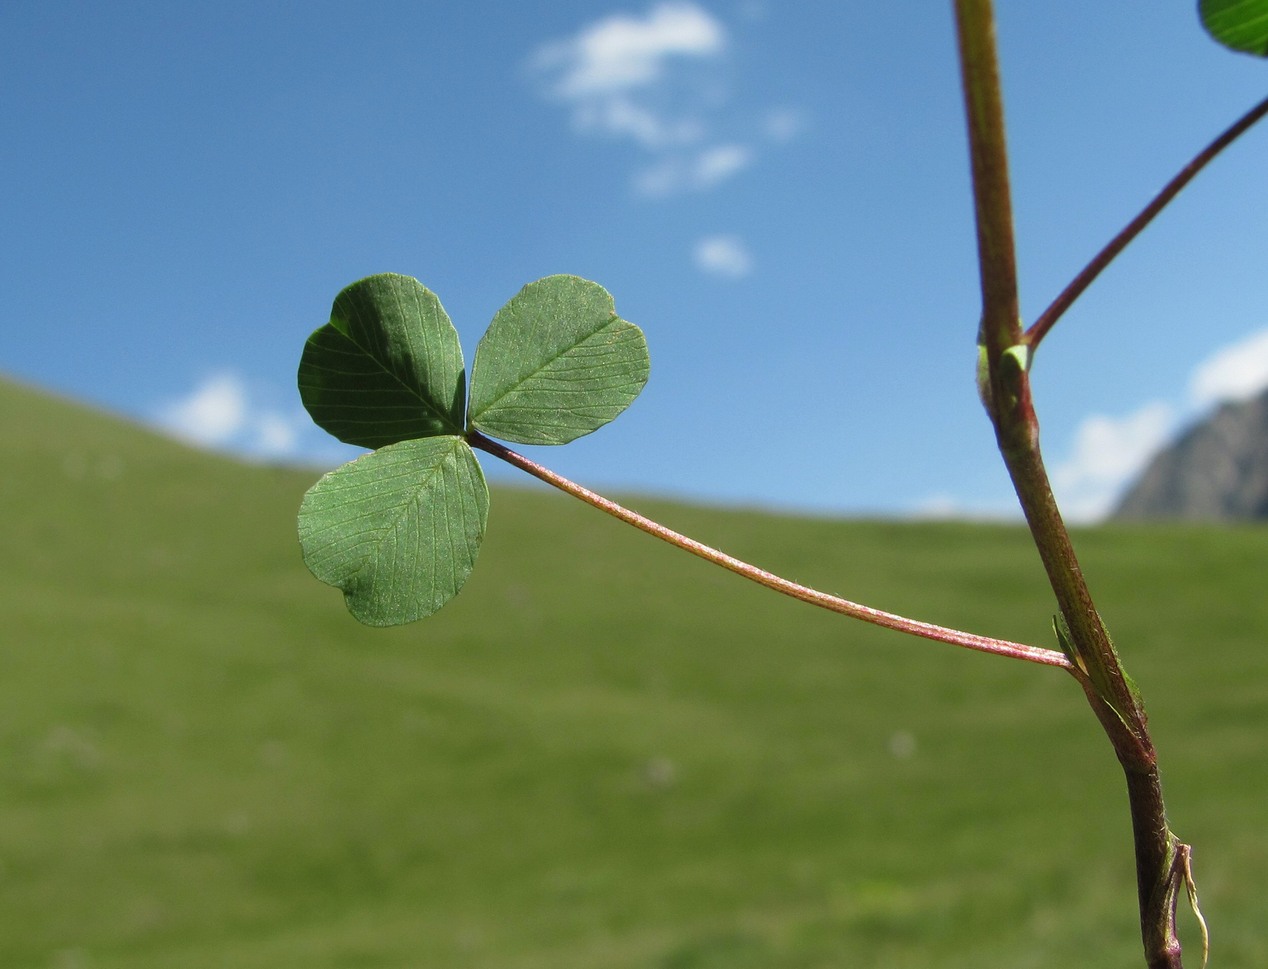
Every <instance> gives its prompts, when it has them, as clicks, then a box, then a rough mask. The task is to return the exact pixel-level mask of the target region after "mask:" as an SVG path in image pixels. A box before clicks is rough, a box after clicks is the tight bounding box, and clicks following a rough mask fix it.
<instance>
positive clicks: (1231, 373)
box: [1189, 329, 1268, 407]
mask: <svg viewBox="0 0 1268 969" xmlns="http://www.w3.org/2000/svg"><path fill="white" fill-rule="evenodd" d="M1266 387H1268V329H1264V330H1259V331H1258V332H1256V333H1252V334H1251V335H1250V336H1248V337H1245V338H1244V339H1241V340H1238V341H1237V342H1236V343H1232V344H1229V345H1228V346H1226V347H1223V348H1221V349H1219V350H1216V351H1215V353H1213V354H1211V355H1210V356H1209V357H1207V358H1206V359H1205V360H1204V361H1203V362H1202V363H1200V364H1199V365H1198V366H1197V367H1196V368H1195V369H1194V371H1193V376H1192V377H1191V378H1190V380H1189V398H1190V399H1191V400H1192V402H1193V403H1194V404H1195V405H1196V406H1198V407H1209V406H1211V405H1213V404H1218V403H1223V402H1224V401H1230V400H1249V399H1250V398H1252V397H1255V396H1257V395H1258V394H1259V393H1260V392H1261V391H1263V390H1264V388H1266Z"/></svg>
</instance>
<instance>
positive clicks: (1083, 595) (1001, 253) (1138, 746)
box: [956, 0, 1181, 969]
mask: <svg viewBox="0 0 1268 969" xmlns="http://www.w3.org/2000/svg"><path fill="white" fill-rule="evenodd" d="M956 25H957V30H958V35H959V43H960V58H961V66H962V79H963V85H964V100H965V111H966V114H967V117H968V129H969V149H970V156H971V159H972V169H973V196H974V201H975V208H976V214H977V236H978V253H979V262H980V266H981V283H982V321H981V331H980V336H979V341H980V343H981V347H982V350H981V352H982V355H983V361H982V369H981V371H980V373H979V387H980V390H981V392H982V398H983V402H984V403H985V405H986V408H987V411H988V413H989V414H990V417H991V421H992V423H993V424H994V427H995V436H996V440H997V441H998V443H999V449H1000V454H1001V455H1002V457H1003V459H1004V463H1005V464H1006V466H1007V467H1008V472H1009V475H1010V477H1011V478H1012V481H1013V486H1014V488H1015V489H1016V492H1017V497H1018V500H1019V501H1020V503H1021V506H1022V510H1023V512H1024V513H1025V516H1026V522H1027V524H1028V525H1029V527H1030V531H1031V534H1032V536H1033V538H1034V542H1035V546H1036V548H1037V549H1038V551H1039V555H1040V558H1041V560H1042V562H1043V566H1044V569H1045V571H1046V572H1047V575H1048V580H1049V583H1050V584H1051V586H1052V590H1053V594H1054V595H1055V596H1056V599H1057V604H1058V606H1059V608H1060V610H1061V614H1062V616H1063V617H1064V619H1065V622H1066V624H1067V626H1068V628H1069V639H1070V646H1071V648H1072V650H1073V657H1072V658H1074V659H1075V662H1076V663H1077V664H1078V665H1079V667H1080V668H1081V669H1082V670H1083V671H1084V672H1086V674H1087V677H1086V678H1085V679H1080V683H1081V684H1082V685H1083V688H1084V691H1085V693H1086V694H1087V697H1088V702H1089V703H1090V704H1091V706H1092V709H1093V711H1094V712H1095V714H1096V716H1097V718H1098V719H1099V720H1100V722H1101V725H1102V726H1103V727H1104V729H1105V732H1106V734H1107V736H1108V737H1109V740H1110V742H1111V744H1113V746H1114V751H1115V753H1116V754H1117V755H1118V760H1119V763H1120V764H1121V765H1122V767H1123V771H1124V774H1125V777H1126V781H1127V792H1128V799H1129V802H1130V807H1131V817H1132V830H1133V839H1134V842H1135V849H1136V873H1137V894H1138V901H1139V905H1140V924H1141V937H1142V941H1143V943H1144V947H1145V958H1146V961H1147V963H1148V965H1149V966H1150V969H1179V967H1180V966H1181V961H1180V945H1179V941H1178V940H1177V938H1176V934H1175V903H1176V897H1177V892H1178V887H1179V871H1178V869H1177V865H1176V858H1177V850H1176V849H1177V845H1178V842H1177V840H1176V838H1175V836H1174V835H1173V834H1172V833H1171V829H1170V827H1169V826H1168V824H1167V817H1166V811H1165V808H1164V804H1163V799H1162V787H1161V783H1160V780H1159V775H1158V767H1157V756H1156V754H1155V752H1154V748H1153V744H1152V743H1151V741H1150V739H1149V732H1148V729H1147V725H1146V719H1145V713H1144V707H1143V705H1142V704H1141V702H1140V701H1139V699H1138V697H1137V695H1136V693H1135V690H1134V689H1133V688H1132V686H1131V685H1130V683H1129V681H1128V679H1127V676H1126V673H1125V672H1124V670H1123V667H1122V664H1121V663H1120V661H1119V658H1118V655H1117V653H1116V652H1115V650H1114V644H1113V642H1112V641H1111V640H1110V637H1109V634H1108V632H1107V631H1106V629H1105V625H1104V624H1103V623H1102V622H1101V618H1100V615H1099V614H1098V612H1097V610H1096V607H1095V605H1094V603H1093V601H1092V596H1091V593H1090V592H1089V590H1088V587H1087V583H1086V582H1085V580H1084V578H1083V572H1082V569H1081V568H1080V567H1079V562H1078V559H1077V557H1076V556H1075V552H1074V547H1073V545H1072V544H1071V542H1070V536H1069V532H1068V531H1067V530H1066V527H1065V523H1064V521H1063V520H1062V518H1061V513H1060V511H1059V510H1058V508H1057V503H1056V500H1055V499H1054V497H1053V494H1052V487H1051V484H1050V482H1049V480H1048V475H1047V472H1046V470H1045V468H1044V464H1043V457H1042V455H1041V453H1040V449H1039V422H1038V419H1037V417H1036V415H1035V410H1034V405H1033V401H1032V399H1031V389H1030V376H1029V368H1030V361H1031V357H1030V348H1029V347H1028V346H1027V345H1026V344H1025V342H1024V337H1023V335H1022V332H1021V321H1020V316H1019V301H1018V295H1017V269H1016V261H1015V254H1014V253H1015V249H1014V243H1013V228H1012V209H1011V203H1010V198H1009V184H1008V157H1007V149H1006V143H1005V136H1004V109H1003V99H1002V94H1001V85H1000V79H999V68H998V62H997V57H996V48H995V26H994V13H993V10H992V5H991V2H990V0H956Z"/></svg>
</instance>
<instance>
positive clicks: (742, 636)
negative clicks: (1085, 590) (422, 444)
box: [0, 383, 1268, 969]
mask: <svg viewBox="0 0 1268 969" xmlns="http://www.w3.org/2000/svg"><path fill="white" fill-rule="evenodd" d="M0 454H3V458H4V471H3V472H2V473H0V509H2V510H0V549H2V550H3V554H2V555H0V647H2V648H0V967H5V969H89V967H91V969H125V967H126V969H174V967H175V969H184V967H189V969H203V967H208V969H211V967H215V969H222V967H223V969H291V967H293V969H324V967H330V969H336V967H338V969H376V967H384V969H387V967H392V969H396V967H438V969H485V967H488V969H776V967H779V969H828V967H833V969H842V967H849V969H860V967H862V969H866V967H873V966H874V967H886V969H916V967H920V969H925V967H946V969H969V967H973V969H992V967H1000V969H1004V967H1007V969H1057V967H1063V969H1064V967H1068V966H1080V967H1123V966H1137V965H1141V964H1143V960H1142V958H1141V956H1140V947H1139V942H1138V932H1137V923H1136V911H1135V885H1134V876H1133V866H1132V858H1131V850H1130V849H1131V844H1130V835H1129V830H1128V819H1127V812H1126V799H1125V795H1124V794H1123V790H1122V781H1121V777H1120V775H1119V772H1118V768H1117V764H1116V763H1115V761H1114V758H1113V754H1112V752H1111V750H1110V748H1109V746H1108V744H1107V743H1106V742H1105V740H1104V739H1103V737H1102V736H1101V735H1100V733H1099V728H1098V726H1097V725H1096V723H1095V721H1094V718H1093V717H1092V715H1091V713H1090V711H1089V710H1088V709H1087V707H1086V704H1085V702H1084V700H1083V698H1082V695H1081V693H1080V691H1079V690H1078V688H1077V687H1076V685H1075V683H1074V682H1073V681H1072V680H1071V679H1069V677H1067V676H1066V675H1064V674H1063V673H1061V672H1059V671H1056V670H1050V669H1046V668H1039V667H1032V666H1028V665H1025V664H1022V663H1019V662H1015V661H1010V660H1005V659H999V658H995V657H988V656H981V655H976V654H970V653H967V652H964V651H960V650H956V649H954V648H952V647H947V646H942V645H937V644H932V643H924V642H920V641H916V640H909V639H905V638H903V637H900V636H897V635H895V634H892V633H887V632H884V631H880V630H875V629H872V628H870V627H866V626H862V625H859V624H856V623H853V622H850V621H848V620H845V619H842V618H840V617H837V616H832V615H828V614H826V613H824V614H820V613H819V612H817V611H816V610H813V609H811V608H809V607H807V606H804V605H800V604H798V603H795V602H793V601H791V600H787V599H784V598H782V597H779V596H776V595H774V594H772V593H769V592H766V591H764V590H761V589H758V588H756V587H754V586H751V585H749V584H747V583H745V582H744V581H743V580H741V579H739V578H737V577H735V576H732V575H729V574H727V573H724V572H722V571H721V570H718V569H716V568H713V567H711V566H708V565H705V564H704V563H701V562H699V561H697V560H695V559H692V558H690V557H689V556H686V555H684V554H683V553H681V552H679V551H676V550H673V549H670V548H668V547H667V546H664V545H661V544H659V543H657V542H655V541H653V540H652V539H650V538H647V537H646V536H643V535H641V534H638V533H636V532H635V531H633V530H632V529H629V528H626V527H625V526H622V525H620V524H618V523H616V522H613V521H611V520H609V519H607V518H605V517H603V516H601V515H599V514H598V513H596V512H594V511H592V510H590V509H588V508H585V507H583V506H581V505H579V504H578V503H576V502H573V501H571V500H569V499H567V498H565V497H564V496H562V495H556V494H553V493H546V492H544V491H539V490H533V489H527V488H526V489H524V490H519V489H499V490H495V492H494V494H493V501H492V506H491V511H490V520H489V534H488V537H487V539H486V542H485V545H484V548H483V551H482V553H481V557H480V561H479V563H478V565H477V567H476V571H475V574H474V576H473V577H472V579H471V582H470V583H469V585H468V586H467V588H466V590H465V591H464V592H463V593H462V595H460V596H459V597H458V599H457V600H455V601H454V602H453V603H452V604H450V605H449V606H447V607H446V608H445V609H444V610H443V611H442V612H441V613H440V614H439V615H437V616H436V617H434V618H432V619H430V620H426V621H423V622H421V623H417V624H414V625H412V626H408V627H405V628H402V629H396V630H388V631H384V630H371V629H366V628H362V627H360V626H359V625H358V624H357V623H356V622H354V621H353V620H352V619H351V618H350V617H349V616H348V615H347V614H346V612H345V611H344V608H343V604H342V601H341V597H340V596H339V594H338V593H337V592H335V591H334V590H332V589H329V588H327V587H325V586H322V585H321V584H320V583H318V582H317V581H316V580H314V579H312V578H311V577H310V576H309V575H308V573H307V571H306V570H305V569H304V566H303V564H302V563H301V562H300V560H299V552H298V546H297V540H296V537H295V511H296V508H297V506H298V502H299V499H300V496H301V495H302V494H303V492H304V490H305V489H306V488H307V487H308V485H309V484H311V482H312V480H313V478H314V475H312V474H308V473H300V472H295V471H283V470H278V469H273V468H268V467H259V466H249V465H243V464H239V463H235V462H231V461H228V460H225V459H222V458H217V457H214V456H211V455H208V454H204V453H201V452H198V451H194V450H190V449H187V448H184V447H182V446H180V445H178V444H175V443H172V442H169V441H166V440H164V439H161V438H159V437H156V436H154V435H152V434H150V433H148V432H145V431H143V430H141V429H139V428H136V427H133V426H131V425H129V424H127V423H124V422H121V421H118V420H115V419H113V418H110V417H107V416H103V415H101V414H97V413H94V412H92V411H89V410H86V409H83V408H80V407H77V406H74V405H71V404H68V403H65V402H61V401H58V400H55V399H53V398H49V397H47V396H44V395H42V394H38V393H35V392H33V391H31V390H28V389H25V388H22V387H19V386H17V385H14V384H10V383H0ZM632 504H634V505H635V506H636V507H638V508H639V509H640V510H645V511H647V512H649V513H651V514H654V515H657V516H660V517H661V518H662V520H664V521H665V522H666V523H667V524H670V525H672V526H674V527H676V528H679V529H681V530H683V531H686V532H687V533H689V534H691V535H693V536H695V537H697V538H699V539H701V540H703V541H707V542H710V543H711V544H715V545H718V546H720V547H722V548H724V549H726V550H728V551H731V552H733V553H734V554H737V555H739V556H741V557H744V558H747V559H749V560H751V561H755V562H757V563H758V564H761V565H764V566H766V567H768V568H771V569H773V570H775V571H778V572H781V573H783V574H785V575H788V576H789V577H791V578H794V579H797V580H799V581H802V582H806V583H809V584H812V585H816V586H818V587H820V588H823V589H826V590H829V591H833V592H838V593H840V594H843V595H847V596H850V597H852V598H855V599H860V600H863V601H866V602H869V603H871V604H874V605H877V606H880V607H883V608H888V609H892V610H896V611H903V612H908V613H909V614H914V615H916V616H918V617H920V618H924V619H928V620H932V621H935V622H941V623H946V624H951V625H956V626H961V627H966V628H970V629H973V630H976V631H980V632H984V633H990V634H994V635H999V636H1005V637H1009V638H1015V639H1021V640H1024V641H1028V642H1035V643H1040V644H1044V645H1052V643H1053V637H1052V633H1051V630H1050V627H1049V617H1050V615H1051V611H1052V606H1051V601H1050V596H1049V594H1048V593H1047V591H1046V589H1045V587H1044V584H1043V580H1042V576H1041V573H1040V570H1039V567H1038V564H1037V561H1036V558H1035V555H1034V552H1033V549H1032V548H1031V547H1030V546H1029V544H1028V542H1027V539H1026V536H1025V534H1024V532H1023V531H1022V530H1021V529H1020V528H1018V527H1013V526H1003V525H998V526H989V525H968V524H955V523H906V522H903V523H891V522H856V521H833V520H818V519H813V518H804V517H803V518H797V517H779V516H772V515H766V514H757V513H745V512H739V511H720V510H710V509H706V508H698V507H687V506H681V505H672V504H666V503H663V502H656V501H644V500H638V499H634V500H633V501H632ZM1076 542H1077V545H1078V547H1079V549H1080V552H1081V553H1082V554H1083V555H1084V556H1085V563H1084V564H1085V568H1086V571H1087V572H1088V574H1089V578H1090V580H1091V582H1092V584H1093V588H1094V590H1095V591H1096V592H1097V593H1098V596H1099V600H1100V603H1101V605H1102V608H1103V610H1104V612H1105V614H1106V618H1107V620H1108V622H1109V624H1110V627H1111V629H1112V630H1113V632H1114V635H1115V638H1116V640H1117V642H1118V644H1119V647H1120V650H1121V651H1122V653H1123V654H1124V658H1125V661H1126V663H1127V666H1128V669H1129V670H1130V671H1131V672H1132V674H1133V675H1134V677H1135V678H1136V680H1137V681H1138V682H1139V684H1140V685H1141V687H1142V689H1143V690H1144V693H1145V697H1146V699H1147V701H1148V703H1149V709H1150V712H1151V717H1152V725H1153V728H1154V735H1155V740H1156V742H1157V744H1158V747H1159V750H1160V752H1161V757H1162V766H1163V777H1164V783H1165V784H1166V787H1167V791H1168V796H1169V804H1170V807H1171V811H1172V814H1173V825H1174V827H1175V828H1176V830H1177V832H1178V833H1179V834H1180V836H1181V837H1182V838H1185V839H1187V840H1190V841H1192V842H1193V843H1194V845H1195V846H1196V857H1195V865H1196V872H1197V875H1198V878H1199V883H1200V887H1201V890H1202V895H1203V902H1204V907H1205V911H1206V915H1207V918H1208V921H1209V923H1210V925H1211V930H1212V933H1213V942H1212V965H1213V966H1215V967H1219V969H1262V967H1263V966H1266V965H1268V902H1265V901H1264V899H1265V897H1268V892H1266V891H1265V887H1264V881H1265V876H1266V874H1268V596H1266V595H1265V594H1264V589H1265V577H1266V576H1268V529H1264V528H1259V527H1243V528H1214V527H1210V528H1206V527H1202V528H1199V527H1134V528H1126V527H1102V528H1097V529H1091V530H1086V531H1081V532H1079V533H1078V534H1077V535H1076ZM1184 924H1185V927H1186V929H1187V930H1188V940H1189V941H1191V942H1192V943H1193V944H1194V945H1195V946H1196V944H1197V943H1196V939H1197V935H1196V931H1195V930H1193V923H1192V921H1191V920H1189V921H1186V922H1185V923H1184ZM1199 962H1200V960H1195V961H1194V962H1193V963H1192V964H1193V965H1194V966H1197V965H1198V964H1199Z"/></svg>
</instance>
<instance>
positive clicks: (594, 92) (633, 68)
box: [534, 3, 726, 101]
mask: <svg viewBox="0 0 1268 969" xmlns="http://www.w3.org/2000/svg"><path fill="white" fill-rule="evenodd" d="M725 46H726V33H725V31H724V30H723V28H722V25H721V24H720V23H719V22H718V21H717V20H715V19H714V18H713V17H711V16H709V14H708V13H707V12H706V11H704V10H702V9H701V8H700V7H697V6H696V5H694V4H691V3H661V4H658V5H657V6H655V7H653V8H652V10H651V11H650V12H649V13H648V15H647V16H646V18H644V19H639V18H637V17H631V16H629V15H627V14H614V15H613V16H610V17H605V18H604V19H603V20H599V21H596V22H595V23H593V24H591V25H590V26H589V27H586V28H584V29H582V30H581V31H580V32H579V33H578V34H576V36H574V37H572V38H571V39H569V40H563V41H556V42H554V43H551V44H547V45H546V46H544V47H542V48H540V49H539V50H538V52H537V54H536V56H535V57H534V63H535V64H536V66H537V67H538V68H539V69H540V70H543V71H546V72H557V74H558V77H557V79H556V81H555V83H554V84H553V85H552V89H553V91H554V93H555V94H556V95H557V96H559V97H561V98H563V99H565V100H569V101H587V100H590V99H596V98H604V97H607V96H610V95H613V94H619V93H623V92H628V91H630V90H632V89H635V88H640V87H646V86H648V85H650V84H653V83H655V82H656V81H659V80H660V79H661V78H663V76H664V74H665V70H666V67H667V64H668V63H669V61H670V60H671V59H672V58H675V57H678V58H683V57H695V58H702V57H712V56H714V55H717V54H719V53H721V52H722V50H723V48H724V47H725Z"/></svg>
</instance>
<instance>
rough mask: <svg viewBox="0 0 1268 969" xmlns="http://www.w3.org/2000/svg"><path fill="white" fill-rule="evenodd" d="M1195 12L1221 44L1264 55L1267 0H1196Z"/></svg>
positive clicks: (1267, 40) (1267, 31)
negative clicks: (1196, 7) (1196, 10)
mask: <svg viewBox="0 0 1268 969" xmlns="http://www.w3.org/2000/svg"><path fill="white" fill-rule="evenodd" d="M1198 15H1199V16H1200V17H1201V18H1202V25H1203V26H1204V27H1205V28H1206V29H1207V31H1208V32H1209V33H1210V35H1211V36H1212V37H1214V38H1215V39H1216V40H1218V41H1219V42H1220V43H1221V44H1223V45H1224V46H1225V47H1228V48H1230V49H1232V50H1235V51H1241V52H1242V53H1245V54H1254V55H1256V56H1257V57H1268V0H1198Z"/></svg>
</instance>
